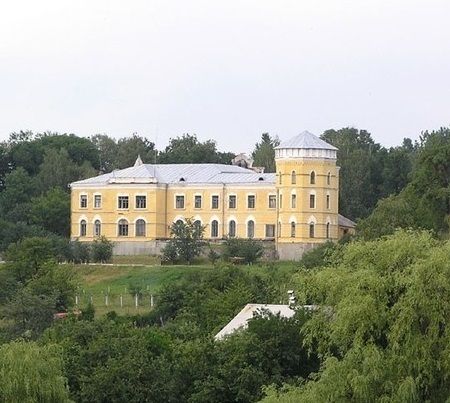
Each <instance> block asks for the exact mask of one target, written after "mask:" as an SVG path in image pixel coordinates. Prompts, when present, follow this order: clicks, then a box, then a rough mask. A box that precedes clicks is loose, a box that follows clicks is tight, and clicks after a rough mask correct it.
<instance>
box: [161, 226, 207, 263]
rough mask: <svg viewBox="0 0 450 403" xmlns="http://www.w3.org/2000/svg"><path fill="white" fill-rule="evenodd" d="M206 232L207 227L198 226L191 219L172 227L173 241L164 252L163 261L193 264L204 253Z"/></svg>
mask: <svg viewBox="0 0 450 403" xmlns="http://www.w3.org/2000/svg"><path fill="white" fill-rule="evenodd" d="M204 232H205V226H204V225H200V226H198V225H196V224H195V223H194V220H193V219H191V218H188V219H186V221H185V222H182V221H179V222H175V223H173V224H172V225H171V227H170V234H171V236H172V239H171V240H169V241H168V243H167V245H166V247H165V248H164V250H163V261H164V262H166V261H167V262H171V263H173V262H175V261H181V262H185V263H188V264H190V263H192V261H193V260H194V258H195V257H197V256H199V255H200V253H201V251H202V247H203V245H204V242H203V233H204Z"/></svg>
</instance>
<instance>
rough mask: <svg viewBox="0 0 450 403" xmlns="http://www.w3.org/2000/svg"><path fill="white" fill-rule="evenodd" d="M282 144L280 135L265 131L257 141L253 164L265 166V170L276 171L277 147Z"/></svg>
mask: <svg viewBox="0 0 450 403" xmlns="http://www.w3.org/2000/svg"><path fill="white" fill-rule="evenodd" d="M279 144H280V140H279V139H278V137H271V136H270V134H269V133H263V134H262V136H261V141H260V142H259V143H256V145H255V149H254V150H253V153H252V158H253V165H254V166H257V167H264V168H265V170H264V172H275V147H276V146H278V145H279Z"/></svg>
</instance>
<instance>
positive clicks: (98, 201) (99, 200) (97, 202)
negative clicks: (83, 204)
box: [94, 195, 102, 208]
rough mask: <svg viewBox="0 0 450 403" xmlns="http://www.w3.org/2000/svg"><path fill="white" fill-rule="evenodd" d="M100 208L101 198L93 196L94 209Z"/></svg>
mask: <svg viewBox="0 0 450 403" xmlns="http://www.w3.org/2000/svg"><path fill="white" fill-rule="evenodd" d="M100 207H102V196H101V195H95V196H94V208H100Z"/></svg>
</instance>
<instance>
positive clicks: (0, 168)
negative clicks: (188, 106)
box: [0, 132, 234, 251]
mask: <svg viewBox="0 0 450 403" xmlns="http://www.w3.org/2000/svg"><path fill="white" fill-rule="evenodd" d="M138 155H140V156H141V158H142V160H143V161H144V162H146V163H154V162H159V163H169V164H170V163H183V162H215V163H224V164H229V163H230V161H231V159H232V157H233V156H234V155H233V154H232V153H224V152H220V151H218V150H217V147H216V143H215V142H214V141H212V140H208V141H205V142H200V141H199V140H198V139H197V137H196V136H195V135H188V134H186V135H183V136H181V137H177V138H173V139H171V141H170V143H169V145H168V146H167V147H166V149H165V150H163V151H157V150H156V149H155V145H154V143H152V142H151V141H149V140H148V139H146V138H145V137H141V136H138V135H136V134H133V135H132V136H131V137H127V138H121V139H119V140H115V139H113V138H111V137H109V136H106V135H95V136H93V137H92V138H82V137H77V136H75V135H73V134H58V133H50V132H46V133H40V134H33V133H32V132H19V133H13V134H11V136H10V137H9V139H8V141H6V142H4V143H0V251H3V250H5V249H6V247H7V246H8V245H9V244H11V243H12V242H16V241H18V240H20V239H22V238H24V237H27V236H49V235H51V236H60V237H68V236H69V226H70V221H69V220H70V199H69V189H68V184H69V183H71V182H73V181H76V180H80V179H84V178H88V177H91V176H95V175H98V174H100V173H107V172H110V171H112V170H114V169H121V168H126V167H129V166H132V165H133V164H134V162H135V160H136V157H137V156H138Z"/></svg>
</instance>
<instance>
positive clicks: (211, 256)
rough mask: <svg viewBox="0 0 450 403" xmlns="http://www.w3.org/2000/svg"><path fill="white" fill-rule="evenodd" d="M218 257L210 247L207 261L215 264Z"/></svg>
mask: <svg viewBox="0 0 450 403" xmlns="http://www.w3.org/2000/svg"><path fill="white" fill-rule="evenodd" d="M219 258H220V255H219V254H218V253H217V252H216V251H215V250H214V249H213V248H212V247H211V246H210V247H209V252H208V259H209V261H210V262H211V263H212V264H215V263H216V262H217V260H219Z"/></svg>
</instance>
